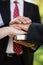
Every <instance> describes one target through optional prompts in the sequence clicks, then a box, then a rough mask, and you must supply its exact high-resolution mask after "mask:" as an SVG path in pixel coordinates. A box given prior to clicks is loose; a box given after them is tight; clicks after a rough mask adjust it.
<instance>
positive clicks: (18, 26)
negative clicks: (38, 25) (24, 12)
mask: <svg viewBox="0 0 43 65" xmlns="http://www.w3.org/2000/svg"><path fill="white" fill-rule="evenodd" d="M30 25H31V23H30V24H14V25H11V27H13V28H16V29H18V30H22V31H25V32H27V31H28V29H29V27H30Z"/></svg>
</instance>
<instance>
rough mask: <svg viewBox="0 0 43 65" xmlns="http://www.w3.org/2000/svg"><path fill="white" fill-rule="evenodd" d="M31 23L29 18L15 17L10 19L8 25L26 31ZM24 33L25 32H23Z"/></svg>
mask: <svg viewBox="0 0 43 65" xmlns="http://www.w3.org/2000/svg"><path fill="white" fill-rule="evenodd" d="M30 24H31V19H30V18H28V17H20V16H19V17H16V18H15V19H13V20H11V21H10V23H9V25H10V26H11V27H13V28H15V29H18V30H19V31H20V30H22V31H24V32H27V30H28V28H29V26H30ZM23 34H25V33H23Z"/></svg>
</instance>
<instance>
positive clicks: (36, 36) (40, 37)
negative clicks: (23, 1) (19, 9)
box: [26, 23, 43, 44]
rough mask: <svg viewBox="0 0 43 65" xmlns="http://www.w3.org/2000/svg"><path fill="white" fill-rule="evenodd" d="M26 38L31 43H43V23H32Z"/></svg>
mask: <svg viewBox="0 0 43 65" xmlns="http://www.w3.org/2000/svg"><path fill="white" fill-rule="evenodd" d="M26 40H27V41H28V42H30V43H36V44H38V43H39V44H41V43H43V24H38V23H33V24H31V25H30V27H29V28H28V32H27V36H26Z"/></svg>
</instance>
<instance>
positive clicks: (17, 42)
mask: <svg viewBox="0 0 43 65" xmlns="http://www.w3.org/2000/svg"><path fill="white" fill-rule="evenodd" d="M13 42H15V43H16V44H20V45H23V46H26V47H30V48H34V46H35V44H34V43H33V44H32V43H28V42H27V41H24V40H23V41H22V40H13Z"/></svg>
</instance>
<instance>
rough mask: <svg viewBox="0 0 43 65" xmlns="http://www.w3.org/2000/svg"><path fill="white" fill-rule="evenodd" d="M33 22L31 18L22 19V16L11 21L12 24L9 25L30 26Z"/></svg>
mask: <svg viewBox="0 0 43 65" xmlns="http://www.w3.org/2000/svg"><path fill="white" fill-rule="evenodd" d="M31 22H32V21H31V19H30V18H28V17H24V16H23V17H21V16H18V17H16V18H15V19H13V20H11V21H10V23H9V25H13V24H17V23H18V24H21V23H22V24H29V23H31Z"/></svg>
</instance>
